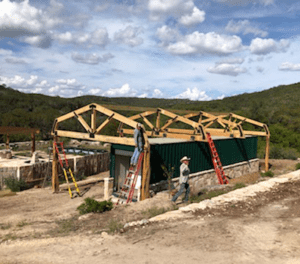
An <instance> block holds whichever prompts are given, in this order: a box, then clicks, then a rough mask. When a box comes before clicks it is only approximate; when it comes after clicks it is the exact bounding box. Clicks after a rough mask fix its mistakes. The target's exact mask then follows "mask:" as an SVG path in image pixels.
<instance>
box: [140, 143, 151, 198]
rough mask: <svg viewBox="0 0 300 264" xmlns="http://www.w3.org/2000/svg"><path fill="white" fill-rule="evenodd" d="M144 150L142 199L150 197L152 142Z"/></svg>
mask: <svg viewBox="0 0 300 264" xmlns="http://www.w3.org/2000/svg"><path fill="white" fill-rule="evenodd" d="M147 145H148V146H147V148H145V150H144V161H143V173H142V186H141V187H142V192H141V200H145V199H147V198H149V186H150V144H147Z"/></svg>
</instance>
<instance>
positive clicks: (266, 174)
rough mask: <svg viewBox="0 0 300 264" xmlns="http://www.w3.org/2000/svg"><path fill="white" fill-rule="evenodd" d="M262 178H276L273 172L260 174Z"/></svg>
mask: <svg viewBox="0 0 300 264" xmlns="http://www.w3.org/2000/svg"><path fill="white" fill-rule="evenodd" d="M260 175H261V176H262V177H273V176H274V172H273V171H270V170H269V171H266V172H265V173H261V174H260Z"/></svg>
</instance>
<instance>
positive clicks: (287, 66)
mask: <svg viewBox="0 0 300 264" xmlns="http://www.w3.org/2000/svg"><path fill="white" fill-rule="evenodd" d="M279 70H280V71H300V63H298V64H294V63H291V62H283V63H282V64H281V66H280V67H279Z"/></svg>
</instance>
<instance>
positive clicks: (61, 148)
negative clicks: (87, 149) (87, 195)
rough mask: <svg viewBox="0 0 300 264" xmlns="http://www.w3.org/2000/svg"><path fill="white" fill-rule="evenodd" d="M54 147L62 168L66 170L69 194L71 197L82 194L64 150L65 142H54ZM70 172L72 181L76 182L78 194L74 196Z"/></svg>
mask: <svg viewBox="0 0 300 264" xmlns="http://www.w3.org/2000/svg"><path fill="white" fill-rule="evenodd" d="M54 147H55V151H56V153H57V156H58V160H59V163H60V166H61V168H62V170H63V172H64V175H65V179H66V182H67V185H68V190H69V195H70V197H71V199H72V198H74V197H76V196H77V195H79V196H80V191H79V188H78V186H77V182H76V180H75V178H74V176H73V173H72V170H71V168H70V166H69V162H68V159H67V156H66V153H65V150H64V143H63V142H54ZM61 152H62V154H61ZM62 155H63V157H64V161H65V162H63V159H62ZM68 174H69V175H70V176H71V178H72V181H73V183H74V186H75V189H76V194H77V195H76V196H73V195H74V191H73V192H72V191H71V188H70V183H69V177H68Z"/></svg>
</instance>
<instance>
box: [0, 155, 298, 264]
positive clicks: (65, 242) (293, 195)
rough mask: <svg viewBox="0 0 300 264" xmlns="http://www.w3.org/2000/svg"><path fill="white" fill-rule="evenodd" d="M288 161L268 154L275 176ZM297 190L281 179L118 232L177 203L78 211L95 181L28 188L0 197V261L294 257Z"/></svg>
mask: <svg viewBox="0 0 300 264" xmlns="http://www.w3.org/2000/svg"><path fill="white" fill-rule="evenodd" d="M296 163H297V161H286V160H284V161H278V160H270V164H271V165H272V168H271V169H272V171H273V172H274V173H275V176H276V175H281V174H285V173H288V172H290V171H293V170H294V168H295V164H296ZM262 180H267V179H266V178H260V176H259V175H258V174H256V175H255V176H254V175H248V177H246V176H245V177H244V178H241V179H240V181H243V182H244V183H246V184H253V183H255V182H258V181H262ZM232 183H233V184H234V183H236V181H235V182H232ZM299 190H300V181H289V182H287V183H282V184H278V185H277V186H276V187H275V188H272V190H271V191H268V192H264V193H260V194H258V195H256V196H255V197H253V198H248V199H247V200H245V201H242V202H231V203H227V204H224V205H222V206H219V207H218V208H215V209H205V210H201V211H196V212H195V213H194V214H193V216H192V217H189V218H186V219H180V220H179V219H177V220H170V221H160V222H157V223H151V224H147V225H145V226H141V227H135V228H130V229H128V230H125V232H123V229H122V227H123V224H124V223H126V222H131V221H135V220H141V219H145V218H146V219H147V218H150V217H151V216H154V215H155V214H157V213H159V212H161V211H162V210H163V209H162V208H164V210H171V209H177V208H178V207H180V206H184V204H178V205H173V204H171V202H170V197H169V195H168V193H159V194H157V195H155V196H154V197H153V198H151V199H147V200H145V201H141V202H139V203H132V204H130V205H126V206H125V205H121V206H118V207H116V208H115V209H114V210H112V211H109V212H105V213H102V214H87V215H83V216H80V215H79V213H78V211H77V210H76V208H77V207H78V206H79V205H80V204H81V203H82V202H83V200H84V199H85V198H86V197H94V198H95V199H101V198H102V193H103V187H101V186H99V185H95V186H93V187H92V188H91V189H90V190H89V191H88V192H87V193H86V194H85V195H84V196H83V197H77V198H75V199H70V198H69V196H68V193H67V192H62V193H58V194H52V192H51V190H50V189H30V190H27V191H23V192H19V193H17V195H15V196H10V197H3V198H0V264H4V263H5V264H19V263H22V264H23V263H24V264H27V263H43V264H48V263H67V264H68V263H72V264H73V263H124V264H126V263H144V264H152V263H168V264H171V263H224V264H231V263H247V264H248V263H275V264H276V263H278V264H279V263H280V264H281V263H289V264H290V263H300V198H299V195H298V194H299ZM120 229H121V232H114V231H115V230H120Z"/></svg>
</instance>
